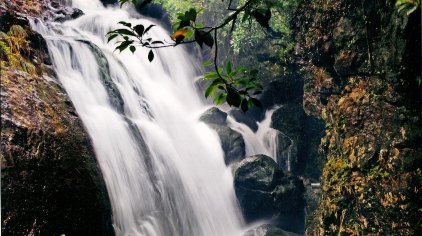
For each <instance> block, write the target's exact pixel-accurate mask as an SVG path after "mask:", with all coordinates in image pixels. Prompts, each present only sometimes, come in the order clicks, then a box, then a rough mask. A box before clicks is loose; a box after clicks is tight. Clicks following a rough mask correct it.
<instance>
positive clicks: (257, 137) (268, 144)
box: [227, 106, 294, 172]
mask: <svg viewBox="0 0 422 236" xmlns="http://www.w3.org/2000/svg"><path fill="white" fill-rule="evenodd" d="M278 108H279V107H277V106H276V107H274V108H272V109H270V110H268V111H266V112H265V117H264V119H263V120H262V121H261V122H257V125H258V129H257V131H256V132H254V131H253V130H252V129H251V128H250V127H249V126H247V125H246V124H243V123H240V122H237V121H236V120H235V119H234V118H232V117H230V116H228V117H227V121H228V124H229V126H230V128H232V129H233V130H236V131H237V132H239V133H240V134H242V136H243V139H244V140H245V148H246V156H252V155H257V154H264V155H267V156H269V157H271V158H272V159H273V160H274V161H276V162H278V163H279V162H280V160H285V162H286V163H279V165H280V166H282V167H283V168H285V169H286V170H287V171H289V172H290V171H291V169H290V165H291V152H292V148H293V146H294V142H293V140H292V139H291V138H289V137H288V136H287V135H285V134H284V133H282V132H280V131H279V130H276V129H273V128H271V117H272V115H273V113H274V112H275V111H276V110H277V109H278ZM280 137H286V138H287V139H289V140H290V145H289V147H288V148H287V149H286V150H279V145H278V143H279V138H280Z"/></svg>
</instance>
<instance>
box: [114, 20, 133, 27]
mask: <svg viewBox="0 0 422 236" xmlns="http://www.w3.org/2000/svg"><path fill="white" fill-rule="evenodd" d="M117 24H121V25H124V26H126V27H129V28H130V27H132V24H131V23H128V22H125V21H119V23H117Z"/></svg>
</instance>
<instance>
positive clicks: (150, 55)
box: [148, 49, 154, 62]
mask: <svg viewBox="0 0 422 236" xmlns="http://www.w3.org/2000/svg"><path fill="white" fill-rule="evenodd" d="M148 60H149V62H152V60H154V53H153V52H152V49H151V50H149V53H148Z"/></svg>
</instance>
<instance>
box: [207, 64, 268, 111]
mask: <svg viewBox="0 0 422 236" xmlns="http://www.w3.org/2000/svg"><path fill="white" fill-rule="evenodd" d="M205 64H206V65H210V64H211V63H209V62H208V63H205ZM257 73H258V71H257V70H251V71H248V70H246V69H244V68H243V67H237V68H236V69H234V68H233V65H232V62H231V61H230V60H227V61H226V63H225V65H224V69H221V68H219V69H218V71H210V72H208V73H206V74H205V75H204V79H205V80H208V81H211V82H210V83H209V85H208V87H207V88H206V90H205V97H206V98H208V97H212V96H213V97H214V98H213V101H214V103H215V104H217V105H218V104H221V103H223V102H227V104H229V105H230V106H234V107H239V108H240V109H242V111H244V112H246V111H248V110H249V108H250V107H252V106H257V107H261V103H260V102H259V100H258V99H256V98H255V97H254V96H256V95H258V94H260V93H261V92H262V86H261V85H260V84H259V83H258V82H257V79H256V76H257Z"/></svg>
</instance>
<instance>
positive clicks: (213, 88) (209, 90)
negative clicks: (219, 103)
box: [205, 78, 221, 98]
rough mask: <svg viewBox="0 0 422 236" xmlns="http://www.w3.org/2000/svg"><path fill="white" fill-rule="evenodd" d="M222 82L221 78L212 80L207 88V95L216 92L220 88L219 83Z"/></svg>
mask: <svg viewBox="0 0 422 236" xmlns="http://www.w3.org/2000/svg"><path fill="white" fill-rule="evenodd" d="M220 84H221V80H220V79H219V78H218V79H215V80H214V81H212V83H211V84H210V85H208V88H207V89H206V90H205V97H206V98H208V97H209V96H210V95H211V94H214V93H215V91H216V90H217V88H218V85H220Z"/></svg>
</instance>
